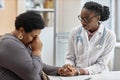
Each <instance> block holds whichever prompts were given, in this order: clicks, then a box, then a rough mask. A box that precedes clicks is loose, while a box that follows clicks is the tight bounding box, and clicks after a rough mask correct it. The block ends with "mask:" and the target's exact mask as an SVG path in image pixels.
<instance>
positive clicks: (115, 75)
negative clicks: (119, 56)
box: [49, 71, 120, 80]
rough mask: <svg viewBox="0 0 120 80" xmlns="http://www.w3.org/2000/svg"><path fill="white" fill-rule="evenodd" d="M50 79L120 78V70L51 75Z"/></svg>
mask: <svg viewBox="0 0 120 80" xmlns="http://www.w3.org/2000/svg"><path fill="white" fill-rule="evenodd" d="M49 77H50V80H120V71H111V72H106V73H102V74H96V75H81V76H72V77H59V76H49Z"/></svg>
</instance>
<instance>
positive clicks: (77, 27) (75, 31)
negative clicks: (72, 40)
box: [71, 26, 82, 35]
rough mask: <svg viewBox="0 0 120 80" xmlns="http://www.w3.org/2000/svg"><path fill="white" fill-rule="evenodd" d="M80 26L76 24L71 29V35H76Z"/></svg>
mask: <svg viewBox="0 0 120 80" xmlns="http://www.w3.org/2000/svg"><path fill="white" fill-rule="evenodd" d="M81 27H82V26H76V27H75V28H73V29H72V31H71V35H77V33H78V31H79V30H80V29H81Z"/></svg>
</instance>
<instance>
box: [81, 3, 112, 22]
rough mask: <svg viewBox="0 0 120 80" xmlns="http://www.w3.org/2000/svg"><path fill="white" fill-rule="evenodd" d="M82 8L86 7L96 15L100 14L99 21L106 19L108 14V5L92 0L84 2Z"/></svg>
mask: <svg viewBox="0 0 120 80" xmlns="http://www.w3.org/2000/svg"><path fill="white" fill-rule="evenodd" d="M83 8H86V9H88V10H90V11H94V12H95V14H96V15H98V16H101V19H100V21H105V20H107V19H108V18H109V15H110V11H109V7H107V6H102V5H101V4H99V3H97V2H93V1H89V2H86V3H85V5H84V6H83Z"/></svg>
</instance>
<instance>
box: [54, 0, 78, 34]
mask: <svg viewBox="0 0 120 80" xmlns="http://www.w3.org/2000/svg"><path fill="white" fill-rule="evenodd" d="M79 14H80V0H57V16H56V17H57V19H56V20H57V26H56V30H57V32H58V33H59V32H70V31H71V29H72V28H73V27H76V26H78V25H79V24H80V21H79V20H78V15H79Z"/></svg>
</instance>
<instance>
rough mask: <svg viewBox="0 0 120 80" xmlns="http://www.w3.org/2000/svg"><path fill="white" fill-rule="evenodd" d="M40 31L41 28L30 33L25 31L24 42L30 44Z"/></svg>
mask: <svg viewBox="0 0 120 80" xmlns="http://www.w3.org/2000/svg"><path fill="white" fill-rule="evenodd" d="M40 33H41V30H40V29H36V30H33V31H32V32H29V33H26V32H24V33H23V39H22V42H23V43H24V44H25V45H26V46H28V45H29V44H31V42H32V41H33V40H34V39H35V38H36V37H38V36H39V35H40Z"/></svg>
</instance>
